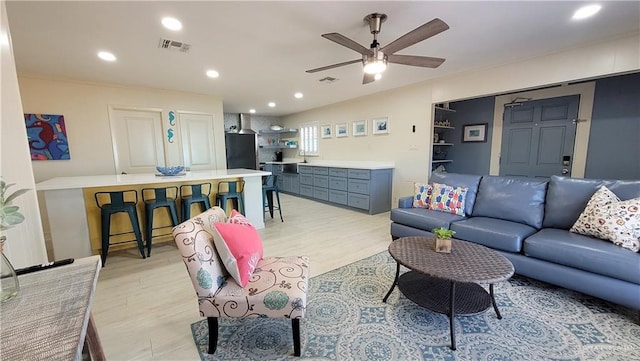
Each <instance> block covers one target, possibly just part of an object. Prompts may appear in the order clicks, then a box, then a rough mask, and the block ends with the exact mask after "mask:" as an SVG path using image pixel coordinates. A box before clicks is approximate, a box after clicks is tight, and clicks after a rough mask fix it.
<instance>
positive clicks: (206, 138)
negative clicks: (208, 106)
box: [178, 113, 218, 170]
mask: <svg viewBox="0 0 640 361" xmlns="http://www.w3.org/2000/svg"><path fill="white" fill-rule="evenodd" d="M178 121H179V123H180V134H181V136H182V153H183V155H184V165H185V166H186V167H189V168H190V169H192V170H199V169H217V168H218V167H217V164H216V157H215V155H214V151H215V140H214V133H213V115H211V114H192V113H179V118H178Z"/></svg>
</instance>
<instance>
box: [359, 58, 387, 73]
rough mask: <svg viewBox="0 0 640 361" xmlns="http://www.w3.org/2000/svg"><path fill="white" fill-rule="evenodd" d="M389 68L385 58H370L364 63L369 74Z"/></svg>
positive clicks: (365, 70)
mask: <svg viewBox="0 0 640 361" xmlns="http://www.w3.org/2000/svg"><path fill="white" fill-rule="evenodd" d="M385 69H387V63H386V62H385V61H384V60H375V59H374V60H370V61H367V63H366V64H365V65H364V72H365V73H367V74H379V73H382V72H383V71H385Z"/></svg>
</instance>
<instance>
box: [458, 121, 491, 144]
mask: <svg viewBox="0 0 640 361" xmlns="http://www.w3.org/2000/svg"><path fill="white" fill-rule="evenodd" d="M462 141H463V142H486V141H487V123H481V124H468V125H465V126H464V128H463V131H462Z"/></svg>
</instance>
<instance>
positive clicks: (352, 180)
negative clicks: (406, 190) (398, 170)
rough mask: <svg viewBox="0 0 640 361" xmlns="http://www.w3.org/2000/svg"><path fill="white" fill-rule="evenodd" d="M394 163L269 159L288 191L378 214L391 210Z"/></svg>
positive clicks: (286, 191)
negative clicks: (283, 160) (298, 161)
mask: <svg viewBox="0 0 640 361" xmlns="http://www.w3.org/2000/svg"><path fill="white" fill-rule="evenodd" d="M394 167H395V164H394V163H393V162H375V161H332V160H314V161H311V162H308V163H297V164H296V163H294V162H267V163H266V166H265V170H267V171H270V172H272V173H273V174H276V175H278V188H279V189H280V190H281V191H282V192H285V193H288V194H293V195H297V196H302V197H306V198H311V199H314V200H318V201H323V202H328V203H329V204H333V205H340V206H346V207H349V208H353V209H357V210H364V211H366V212H368V213H369V214H377V213H382V212H387V211H389V210H391V193H392V185H393V169H394Z"/></svg>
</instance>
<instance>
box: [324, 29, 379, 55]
mask: <svg viewBox="0 0 640 361" xmlns="http://www.w3.org/2000/svg"><path fill="white" fill-rule="evenodd" d="M322 37H323V38H325V39H329V40H331V41H333V42H335V43H338V44H340V45H342V46H346V47H347V48H349V49H351V50H355V51H357V52H358V53H360V54H362V55H371V54H373V52H372V51H371V49H369V48H365V47H364V46H362V45H360V44H358V43H356V42H355V41H353V40H351V39H349V38H347V37H346V36H344V35H341V34H338V33H329V34H322Z"/></svg>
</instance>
